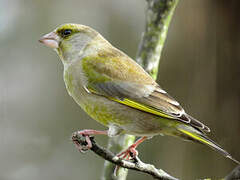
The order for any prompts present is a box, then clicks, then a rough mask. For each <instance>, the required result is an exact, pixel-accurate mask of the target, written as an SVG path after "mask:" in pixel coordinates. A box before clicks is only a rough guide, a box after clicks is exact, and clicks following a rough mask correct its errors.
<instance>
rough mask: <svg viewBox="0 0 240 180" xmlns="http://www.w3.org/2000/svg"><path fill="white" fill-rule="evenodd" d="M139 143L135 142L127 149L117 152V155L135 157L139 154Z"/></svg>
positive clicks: (126, 158)
mask: <svg viewBox="0 0 240 180" xmlns="http://www.w3.org/2000/svg"><path fill="white" fill-rule="evenodd" d="M136 147H137V145H136V144H135V143H134V144H133V145H131V146H129V147H128V148H127V150H125V151H123V152H121V153H119V154H117V157H119V158H121V159H125V160H130V159H134V158H135V157H137V155H138V151H137V150H136Z"/></svg>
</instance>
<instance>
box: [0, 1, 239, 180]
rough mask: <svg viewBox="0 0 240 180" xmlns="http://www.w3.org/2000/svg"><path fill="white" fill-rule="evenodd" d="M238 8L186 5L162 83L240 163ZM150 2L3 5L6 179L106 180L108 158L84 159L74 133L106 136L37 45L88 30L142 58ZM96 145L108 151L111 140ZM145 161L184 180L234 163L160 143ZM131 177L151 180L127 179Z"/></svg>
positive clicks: (56, 63)
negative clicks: (58, 31)
mask: <svg viewBox="0 0 240 180" xmlns="http://www.w3.org/2000/svg"><path fill="white" fill-rule="evenodd" d="M239 6H240V1H237V0H228V1H226V0H212V1H209V0H194V1H192V0H180V2H179V4H178V6H177V9H176V11H175V14H174V17H173V20H172V24H171V26H170V29H169V32H168V37H167V40H166V44H165V47H164V49H163V54H162V59H161V62H160V69H159V77H158V82H160V85H161V86H162V87H163V88H164V89H165V90H167V91H168V92H169V93H170V94H171V95H172V96H173V97H175V98H176V99H177V100H178V101H180V102H181V103H182V105H183V107H184V108H185V109H186V111H187V112H189V113H190V114H191V115H193V116H194V117H196V118H197V119H199V120H201V121H202V122H204V123H206V124H207V125H208V126H209V127H210V128H211V130H212V133H211V135H210V137H212V138H213V139H215V140H216V141H217V142H218V143H219V144H221V145H222V146H223V147H224V148H225V149H226V150H228V151H229V152H230V153H231V154H232V155H233V156H234V157H235V158H236V159H238V160H240V150H239V148H240V142H239V135H240V84H239V80H240V23H239V22H240V21H239V19H240V11H239ZM145 7H146V2H145V1H144V0H122V1H116V0H111V1H110V0H88V1H86V0H78V1H75V0H68V1H65V0H34V1H30V0H0V179H1V180H26V179H34V180H42V179H51V180H66V179H88V180H95V179H99V177H100V176H101V174H102V172H101V171H102V167H103V162H104V161H103V159H101V158H99V157H97V156H96V155H95V154H93V153H92V152H88V153H86V154H84V155H83V154H80V153H79V152H78V151H77V150H76V149H75V147H74V146H73V144H72V143H71V141H70V136H71V133H72V132H73V131H76V130H79V129H85V128H92V129H105V127H102V126H101V125H99V124H98V123H97V122H95V121H94V120H92V119H90V118H89V117H88V116H87V115H86V114H85V113H84V112H83V111H82V110H81V109H80V107H78V105H77V104H76V103H75V102H74V101H73V100H72V98H71V97H70V96H69V95H68V93H67V91H66V90H65V85H64V82H63V72H62V71H63V67H62V64H61V62H60V60H59V59H58V57H57V55H56V54H55V52H53V51H52V50H51V49H48V48H46V47H44V46H43V45H42V44H40V43H38V39H39V38H40V37H41V36H42V35H43V34H45V33H48V32H50V31H52V30H53V29H54V28H55V27H56V26H58V25H60V24H63V23H67V22H74V23H81V24H85V25H89V26H91V27H93V28H95V29H96V30H97V31H99V32H100V33H101V34H102V35H103V36H104V37H106V39H108V40H109V41H110V42H111V43H112V44H113V45H114V46H116V47H118V48H119V49H121V50H123V51H124V52H125V53H127V54H128V55H130V56H131V57H133V58H134V57H135V54H136V51H137V47H138V43H139V41H140V38H141V33H142V31H143V30H144V23H145ZM96 139H97V141H98V142H99V143H100V144H102V145H103V146H106V143H107V137H103V136H98V137H96ZM138 150H139V152H140V158H141V159H142V160H143V161H145V162H148V163H152V164H154V165H156V167H159V168H162V169H164V170H166V171H167V172H169V173H170V174H172V175H174V176H176V177H180V178H182V179H200V178H204V177H212V178H219V177H224V176H225V175H227V174H228V173H229V172H230V171H231V170H232V169H233V168H234V167H235V166H236V164H234V163H233V162H231V161H230V160H228V159H226V158H224V157H222V156H221V155H219V154H218V153H216V152H214V151H212V150H211V149H209V148H208V147H205V146H202V145H198V144H193V143H190V142H184V141H180V140H178V139H175V138H171V137H161V136H156V137H154V138H152V139H151V140H149V141H147V142H145V143H143V144H142V145H141V146H140V147H139V149H138ZM128 179H129V180H130V179H131V180H135V179H138V180H145V179H151V177H150V176H148V175H144V174H142V173H137V172H134V171H130V172H129V176H128Z"/></svg>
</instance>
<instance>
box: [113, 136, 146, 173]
mask: <svg viewBox="0 0 240 180" xmlns="http://www.w3.org/2000/svg"><path fill="white" fill-rule="evenodd" d="M146 139H147V137H146V136H144V137H142V138H140V139H138V140H137V141H136V142H135V143H134V144H132V145H131V146H129V147H128V148H127V149H126V150H125V151H123V152H121V153H119V154H117V157H119V158H121V159H124V160H134V161H135V162H137V156H138V151H137V150H136V147H137V146H138V145H139V144H141V143H142V142H143V141H144V140H146ZM119 168H120V167H119V166H116V167H115V169H114V175H115V176H116V175H117V174H118V170H119Z"/></svg>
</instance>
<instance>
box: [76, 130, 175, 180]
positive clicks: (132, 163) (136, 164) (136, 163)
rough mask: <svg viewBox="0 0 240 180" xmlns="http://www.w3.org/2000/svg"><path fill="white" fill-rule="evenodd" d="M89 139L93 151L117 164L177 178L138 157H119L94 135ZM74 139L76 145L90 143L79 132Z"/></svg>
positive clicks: (168, 178) (163, 178)
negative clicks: (99, 143)
mask: <svg viewBox="0 0 240 180" xmlns="http://www.w3.org/2000/svg"><path fill="white" fill-rule="evenodd" d="M88 140H90V141H91V144H92V147H91V148H90V150H91V151H93V152H94V153H95V154H97V155H98V156H100V157H102V158H103V159H105V160H107V161H110V162H111V163H113V164H115V165H116V166H121V167H123V168H127V169H133V170H136V171H139V172H143V173H146V174H149V175H151V176H152V177H153V178H155V179H160V180H177V178H174V177H172V176H170V175H169V174H167V173H166V172H164V171H163V170H161V169H157V168H155V166H154V165H151V164H145V163H143V162H142V161H141V160H140V159H139V158H138V157H133V159H132V160H129V161H126V160H123V159H121V158H119V157H118V156H116V155H115V154H113V153H112V152H110V151H109V150H107V149H105V148H103V147H101V146H99V145H98V144H97V143H96V142H95V140H94V137H93V136H91V137H90V138H89V139H88ZM72 141H73V143H74V144H75V145H81V146H87V145H88V142H87V141H86V137H85V136H82V135H80V134H78V133H73V135H72ZM83 149H84V151H87V150H88V148H87V147H86V148H83ZM83 149H82V150H83ZM81 152H82V151H81Z"/></svg>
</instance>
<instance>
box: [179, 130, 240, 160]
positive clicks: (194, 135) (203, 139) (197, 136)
mask: <svg viewBox="0 0 240 180" xmlns="http://www.w3.org/2000/svg"><path fill="white" fill-rule="evenodd" d="M177 129H178V130H179V131H180V132H181V133H183V134H184V135H186V136H187V137H189V138H190V139H192V140H194V141H197V142H200V143H202V144H205V145H208V146H209V147H211V148H212V149H214V150H215V151H217V152H219V153H220V154H222V155H223V156H225V157H226V158H229V159H231V160H232V161H234V162H235V163H237V164H240V162H239V161H238V160H236V159H234V158H233V157H232V156H231V155H230V154H229V153H228V152H227V151H225V150H224V149H223V148H222V147H221V146H220V145H218V144H217V143H215V142H214V141H213V140H211V139H210V138H208V137H207V136H206V135H205V134H203V133H202V132H200V131H197V130H195V129H194V130H192V128H190V129H189V127H187V126H178V127H177Z"/></svg>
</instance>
